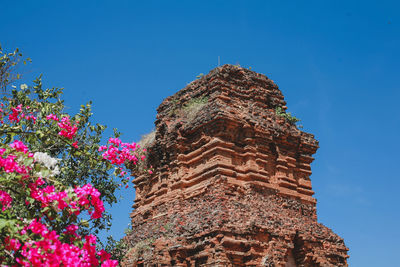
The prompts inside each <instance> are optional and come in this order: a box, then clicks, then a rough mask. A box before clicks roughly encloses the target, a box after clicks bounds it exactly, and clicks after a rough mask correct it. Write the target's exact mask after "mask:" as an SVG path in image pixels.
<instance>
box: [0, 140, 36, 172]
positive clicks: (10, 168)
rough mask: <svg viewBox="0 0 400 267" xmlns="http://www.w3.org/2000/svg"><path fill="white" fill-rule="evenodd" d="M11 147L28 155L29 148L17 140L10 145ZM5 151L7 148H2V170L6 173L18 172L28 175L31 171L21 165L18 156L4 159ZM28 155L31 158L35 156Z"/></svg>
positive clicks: (0, 165)
mask: <svg viewBox="0 0 400 267" xmlns="http://www.w3.org/2000/svg"><path fill="white" fill-rule="evenodd" d="M10 147H11V148H14V149H15V150H17V151H19V152H23V153H25V154H27V153H28V148H27V147H26V146H25V145H24V143H22V142H21V141H19V140H15V141H14V142H13V143H12V144H10ZM5 151H6V149H5V148H0V168H2V169H3V170H4V171H5V172H6V173H12V172H16V173H20V174H27V173H28V171H29V166H24V165H21V164H19V163H18V160H17V156H16V155H12V154H9V155H6V156H5V157H3V155H4V152H5ZM28 155H29V157H32V156H33V155H32V154H31V153H29V154H28Z"/></svg>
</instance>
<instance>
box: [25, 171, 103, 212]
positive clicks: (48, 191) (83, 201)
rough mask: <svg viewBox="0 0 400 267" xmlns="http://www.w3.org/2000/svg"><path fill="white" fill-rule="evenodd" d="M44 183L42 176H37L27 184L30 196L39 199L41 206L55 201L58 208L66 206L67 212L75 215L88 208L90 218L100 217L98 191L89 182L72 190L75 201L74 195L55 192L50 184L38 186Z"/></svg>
mask: <svg viewBox="0 0 400 267" xmlns="http://www.w3.org/2000/svg"><path fill="white" fill-rule="evenodd" d="M44 183H45V182H44V181H43V179H42V178H38V179H37V180H36V181H35V182H34V183H31V184H30V185H29V189H30V190H31V192H30V196H31V197H32V198H33V199H35V200H36V201H39V202H40V203H41V206H42V207H47V206H49V205H50V204H53V203H56V204H57V205H56V206H57V208H58V209H59V210H64V209H65V208H67V211H68V212H69V214H75V215H79V214H80V212H81V210H88V211H89V214H90V217H91V218H92V219H99V218H101V216H102V214H103V212H104V211H105V208H104V203H103V201H102V200H101V199H100V193H99V191H98V190H97V189H96V188H94V187H92V185H91V184H87V185H84V186H82V187H76V188H75V189H74V192H75V194H76V198H77V201H74V200H73V199H74V197H69V196H68V193H67V192H66V191H61V192H56V191H55V188H54V186H52V185H48V186H46V187H43V188H41V187H40V186H42V185H43V184H44ZM91 207H93V208H94V210H92V208H91Z"/></svg>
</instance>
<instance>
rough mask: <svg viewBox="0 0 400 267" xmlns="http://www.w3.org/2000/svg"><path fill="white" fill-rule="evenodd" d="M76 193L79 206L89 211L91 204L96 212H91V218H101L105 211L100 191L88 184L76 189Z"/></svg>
mask: <svg viewBox="0 0 400 267" xmlns="http://www.w3.org/2000/svg"><path fill="white" fill-rule="evenodd" d="M74 191H75V193H76V195H77V196H78V204H79V205H81V206H82V207H84V208H86V209H89V204H91V205H92V206H93V207H94V211H89V214H90V217H91V218H92V219H98V218H100V217H101V215H102V214H103V212H104V210H105V209H104V204H103V201H102V200H101V199H100V193H99V191H98V190H97V189H96V188H94V187H93V186H92V185H91V184H86V185H84V186H82V187H76V188H75V189H74ZM89 198H90V200H89Z"/></svg>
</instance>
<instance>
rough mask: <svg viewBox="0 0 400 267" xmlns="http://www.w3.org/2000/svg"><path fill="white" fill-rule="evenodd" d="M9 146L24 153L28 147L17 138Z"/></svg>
mask: <svg viewBox="0 0 400 267" xmlns="http://www.w3.org/2000/svg"><path fill="white" fill-rule="evenodd" d="M10 147H12V148H14V149H15V150H17V151H20V152H24V153H25V154H26V153H27V152H28V147H27V146H26V145H24V143H22V142H21V141H19V140H15V141H14V142H13V143H12V144H10Z"/></svg>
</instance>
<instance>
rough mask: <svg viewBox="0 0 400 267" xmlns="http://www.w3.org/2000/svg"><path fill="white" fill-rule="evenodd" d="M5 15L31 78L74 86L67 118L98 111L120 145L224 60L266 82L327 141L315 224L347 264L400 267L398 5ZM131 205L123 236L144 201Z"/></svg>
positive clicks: (10, 2)
mask: <svg viewBox="0 0 400 267" xmlns="http://www.w3.org/2000/svg"><path fill="white" fill-rule="evenodd" d="M0 11H1V16H0V42H1V44H2V45H3V47H4V48H7V49H10V50H11V49H13V48H15V47H19V48H21V49H22V51H23V52H24V54H25V55H27V56H29V57H31V58H32V59H33V64H32V65H31V66H30V68H29V71H30V72H29V73H28V75H27V76H26V77H30V76H32V77H33V76H36V75H38V74H39V73H43V74H44V81H45V84H46V85H47V86H58V87H65V88H66V91H65V99H66V103H67V105H68V106H70V107H71V112H73V111H76V110H77V109H78V108H79V105H80V104H83V103H85V102H87V101H89V100H93V102H94V113H95V120H96V121H98V122H101V123H104V124H106V125H108V126H109V127H110V128H114V127H115V128H118V129H119V130H120V131H121V132H123V133H124V135H123V139H124V141H134V140H138V139H139V138H140V136H141V135H142V134H145V133H146V132H149V131H150V130H152V128H153V125H154V124H153V122H154V119H155V115H156V107H157V106H158V105H159V104H160V103H161V101H162V100H163V99H164V98H166V97H167V96H169V95H171V94H173V93H175V92H176V91H178V90H180V89H182V88H183V87H184V86H185V85H186V84H187V83H188V82H190V81H192V80H193V79H195V77H196V75H198V74H199V73H208V71H209V70H211V69H212V68H214V67H216V65H217V63H218V56H220V58H221V62H222V63H232V64H236V63H240V64H241V65H242V66H245V67H249V66H251V67H252V69H253V70H255V71H257V72H261V73H264V74H266V75H267V76H268V77H269V78H271V79H272V80H274V81H276V83H277V84H278V85H279V87H280V89H281V90H282V91H283V93H284V95H285V97H286V100H287V102H288V108H289V111H291V112H292V113H293V114H294V115H296V116H297V117H299V118H301V120H302V124H303V125H304V129H305V130H306V131H309V132H311V133H314V134H315V136H316V138H317V139H318V140H319V141H320V146H321V148H320V149H319V150H318V152H317V154H316V155H315V157H316V160H315V161H314V163H313V165H312V168H313V175H312V176H311V179H312V183H313V188H314V190H315V191H316V194H315V197H316V198H317V199H318V205H317V209H318V217H319V221H320V222H322V223H323V224H325V225H327V226H329V227H330V228H332V229H333V230H334V231H335V232H336V233H338V234H339V235H340V236H342V237H343V238H344V239H345V242H346V245H347V246H348V247H349V248H350V259H349V264H350V266H363V267H365V266H395V264H398V252H399V251H400V245H399V240H400V230H399V229H400V228H399V222H400V213H399V211H400V208H399V204H400V201H399V197H398V196H399V194H398V191H399V189H400V175H399V171H398V165H396V164H399V159H400V156H399V153H400V145H399V132H400V111H399V109H398V103H399V98H400V83H399V77H400V73H399V71H400V66H399V62H400V15H399V12H400V5H399V4H398V1H384V0H381V1H351V0H347V1H339V0H319V1H311V0H309V1H290V0H273V1H268V0H262V1H251V0H249V1H244V0H242V1H233V0H231V1H220V0H212V1H205V0H202V1H173V0H169V1H99V0H97V1H44V0H42V1H16V0H2V1H1V3H0ZM123 195H124V202H123V203H122V204H121V205H119V206H117V207H115V208H114V209H113V214H114V217H115V219H114V227H113V229H112V234H113V235H114V236H116V237H120V236H121V235H122V231H123V229H124V228H125V227H126V226H127V224H128V222H129V217H128V215H129V213H130V212H131V207H130V206H131V204H132V203H133V199H134V192H133V191H124V192H123ZM133 230H134V229H133Z"/></svg>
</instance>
